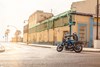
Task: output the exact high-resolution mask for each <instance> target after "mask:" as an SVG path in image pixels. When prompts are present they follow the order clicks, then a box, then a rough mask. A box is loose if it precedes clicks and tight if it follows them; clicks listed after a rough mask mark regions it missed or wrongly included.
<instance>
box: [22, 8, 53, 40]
mask: <svg viewBox="0 0 100 67" xmlns="http://www.w3.org/2000/svg"><path fill="white" fill-rule="evenodd" d="M51 17H53V14H52V13H48V12H43V11H41V10H37V11H36V12H34V13H33V14H32V15H30V16H29V19H28V25H26V26H24V34H23V42H27V40H32V41H33V37H30V35H31V34H29V33H30V32H32V31H34V30H32V28H33V27H34V26H36V25H37V24H40V23H41V22H42V21H44V20H46V19H49V18H51Z"/></svg>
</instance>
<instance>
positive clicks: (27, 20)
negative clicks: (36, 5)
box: [24, 20, 29, 45]
mask: <svg viewBox="0 0 100 67" xmlns="http://www.w3.org/2000/svg"><path fill="white" fill-rule="evenodd" d="M26 21H27V22H28V20H24V23H26ZM28 34H29V22H28V23H27V45H28V36H29V35H28Z"/></svg>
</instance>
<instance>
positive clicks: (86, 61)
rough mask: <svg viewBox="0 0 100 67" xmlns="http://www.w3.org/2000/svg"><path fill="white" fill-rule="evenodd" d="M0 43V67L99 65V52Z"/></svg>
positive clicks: (78, 66) (80, 66)
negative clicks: (79, 51)
mask: <svg viewBox="0 0 100 67" xmlns="http://www.w3.org/2000/svg"><path fill="white" fill-rule="evenodd" d="M1 44H2V45H4V46H5V52H0V67H100V53H96V52H81V53H75V52H71V51H65V50H63V51H62V52H57V51H56V48H43V47H34V46H27V45H24V44H20V43H1Z"/></svg>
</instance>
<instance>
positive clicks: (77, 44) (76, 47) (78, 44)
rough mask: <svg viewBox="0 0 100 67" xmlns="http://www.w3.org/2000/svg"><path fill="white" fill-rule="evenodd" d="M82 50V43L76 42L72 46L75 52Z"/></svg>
mask: <svg viewBox="0 0 100 67" xmlns="http://www.w3.org/2000/svg"><path fill="white" fill-rule="evenodd" d="M82 50H83V46H82V44H80V43H76V44H75V46H74V51H75V52H76V53H80V52H81V51H82Z"/></svg>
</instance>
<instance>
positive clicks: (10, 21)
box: [0, 0, 80, 40]
mask: <svg viewBox="0 0 100 67" xmlns="http://www.w3.org/2000/svg"><path fill="white" fill-rule="evenodd" d="M76 1H80V0H0V32H1V33H0V40H4V38H3V36H4V33H5V30H6V29H7V25H12V26H15V27H16V28H17V29H20V30H21V31H22V32H23V26H24V20H28V18H29V16H30V15H31V14H32V13H34V12H35V11H36V10H43V11H44V12H51V9H52V13H53V14H54V15H57V14H59V13H62V12H65V11H67V10H69V9H70V6H71V3H72V2H76ZM12 26H10V27H9V29H10V33H9V40H10V39H11V37H12V36H14V32H15V30H16V29H15V28H14V27H12Z"/></svg>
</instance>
